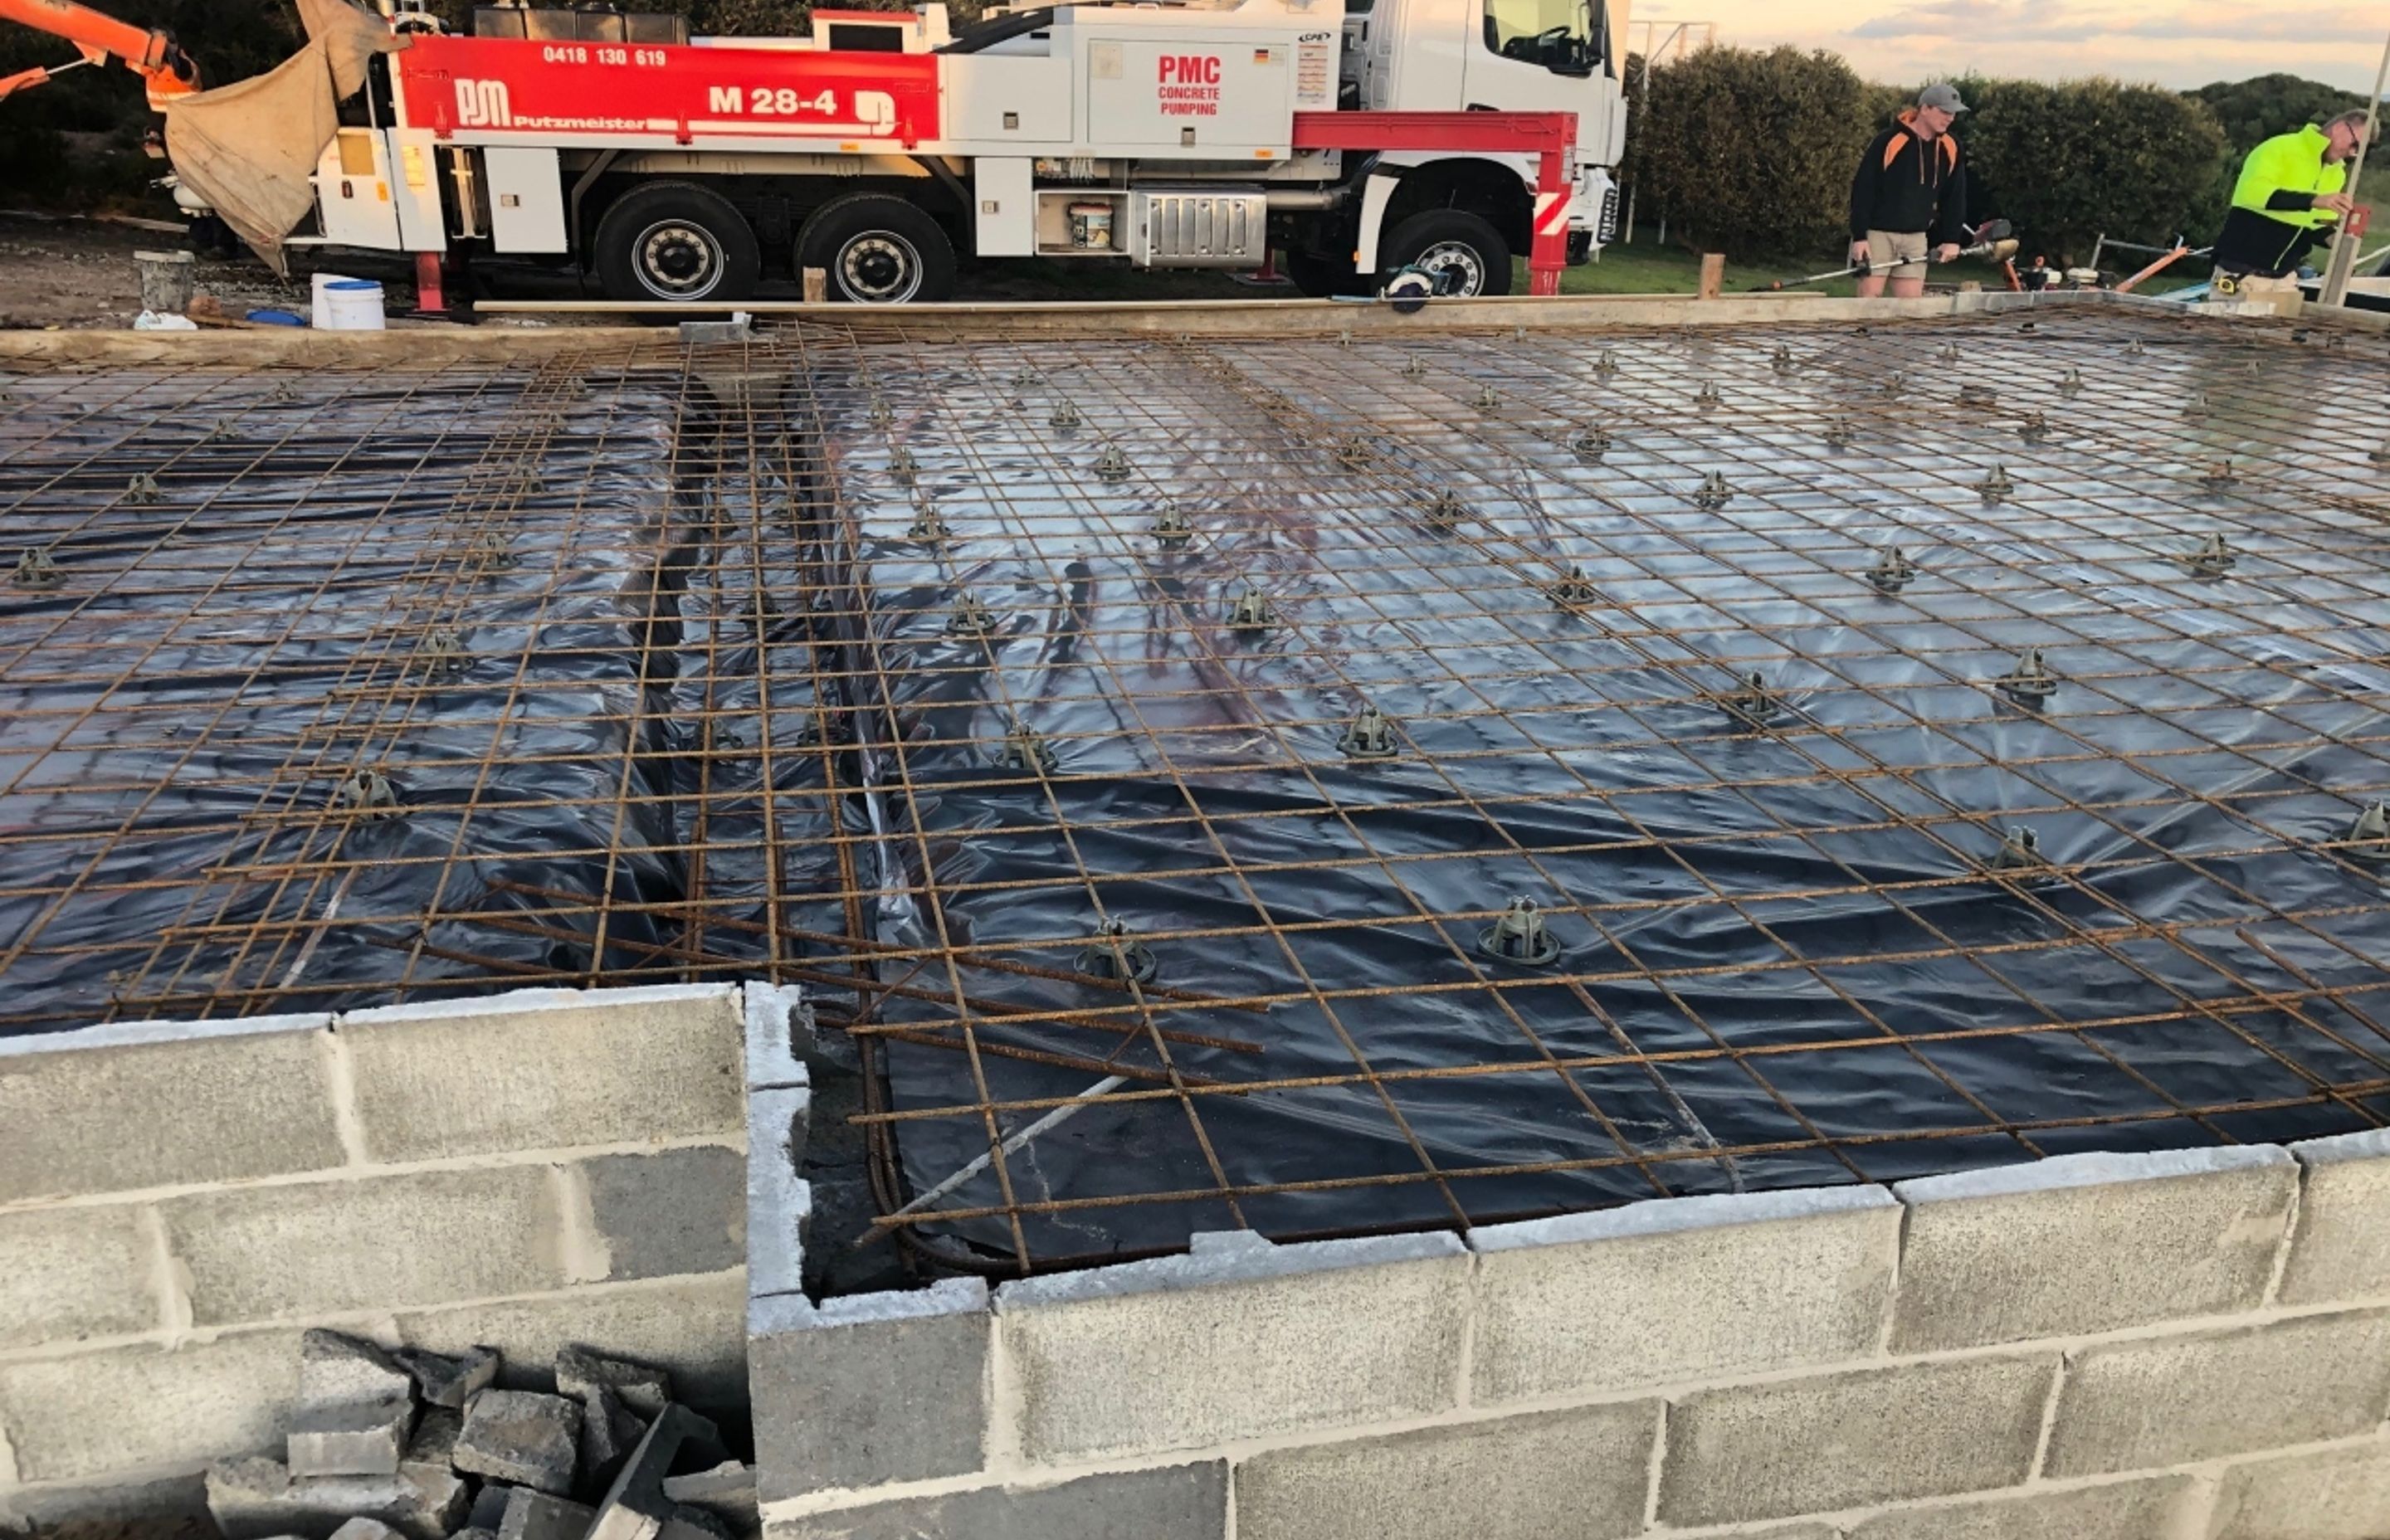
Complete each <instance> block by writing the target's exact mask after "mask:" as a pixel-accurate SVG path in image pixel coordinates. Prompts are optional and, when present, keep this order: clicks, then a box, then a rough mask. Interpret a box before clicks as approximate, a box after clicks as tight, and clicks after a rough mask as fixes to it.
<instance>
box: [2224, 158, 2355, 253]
mask: <svg viewBox="0 0 2390 1540" xmlns="http://www.w3.org/2000/svg"><path fill="white" fill-rule="evenodd" d="M2329 148H2332V140H2331V139H2330V138H2329V137H2328V136H2327V135H2325V134H2324V131H2323V130H2321V129H2319V128H2315V127H2312V126H2310V127H2307V128H2303V129H2300V130H2299V131H2298V132H2297V133H2295V134H2278V135H2274V137H2272V138H2270V139H2268V140H2267V141H2266V142H2265V143H2264V144H2262V145H2259V146H2258V147H2257V148H2255V149H2253V150H2251V151H2250V152H2249V159H2248V160H2245V161H2243V162H2242V166H2241V179H2240V180H2239V181H2238V182H2237V183H2235V184H2234V185H2233V187H2232V207H2231V209H2230V210H2229V212H2226V214H2225V216H2224V228H2223V229H2222V230H2221V231H2219V232H2218V233H2217V237H2216V252H2215V260H2216V266H2217V271H2218V272H2221V273H2228V274H2233V273H2263V274H2266V275H2268V276H2273V277H2281V276H2284V275H2287V274H2289V273H2290V272H2292V271H2293V270H2294V269H2295V268H2296V267H2297V266H2298V265H2299V263H2301V262H2302V261H2303V260H2305V259H2306V254H2307V253H2308V252H2309V251H2311V250H2314V249H2315V248H2316V247H2317V246H2318V245H2319V244H2320V243H2321V242H2323V241H2325V240H2327V239H2329V238H2330V232H2331V231H2332V227H2333V226H2334V225H2336V224H2337V223H2338V222H2339V216H2338V215H2337V214H2333V213H2331V212H2327V211H2324V210H2320V209H2318V208H2316V207H2315V206H2314V204H2315V199H2317V197H2318V196H2319V195H2321V194H2324V193H2336V192H2338V191H2340V189H2341V188H2342V187H2343V186H2346V185H2347V182H2348V168H2347V166H2345V164H2343V165H2327V164H2325V163H2324V158H2323V155H2324V151H2325V150H2327V149H2329Z"/></svg>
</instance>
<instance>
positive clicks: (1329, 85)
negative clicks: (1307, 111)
mask: <svg viewBox="0 0 2390 1540" xmlns="http://www.w3.org/2000/svg"><path fill="white" fill-rule="evenodd" d="M1294 99H1295V104H1296V105H1297V106H1298V107H1332V106H1334V105H1335V102H1336V45H1335V43H1334V42H1333V41H1332V40H1331V39H1330V37H1329V36H1328V35H1327V34H1326V33H1324V32H1323V33H1318V34H1307V35H1305V36H1304V38H1303V39H1302V41H1301V42H1299V43H1297V44H1296V45H1295V50H1294Z"/></svg>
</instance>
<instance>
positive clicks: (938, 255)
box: [797, 193, 955, 305]
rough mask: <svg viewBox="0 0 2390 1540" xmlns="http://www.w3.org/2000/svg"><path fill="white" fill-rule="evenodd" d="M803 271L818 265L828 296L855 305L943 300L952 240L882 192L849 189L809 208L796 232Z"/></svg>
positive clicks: (951, 281)
mask: <svg viewBox="0 0 2390 1540" xmlns="http://www.w3.org/2000/svg"><path fill="white" fill-rule="evenodd" d="M797 267H798V269H799V272H800V275H801V276H802V273H803V269H805V268H808V267H818V268H820V269H821V270H822V271H823V272H824V273H825V274H827V275H829V297H830V298H831V299H833V300H843V301H845V302H848V303H850V304H858V305H901V304H913V303H919V302H934V301H938V300H950V299H952V298H954V293H955V246H954V242H952V241H950V240H948V239H947V238H946V232H945V231H944V228H942V227H941V226H940V225H939V224H938V222H937V221H936V220H934V219H932V218H931V217H930V216H929V215H928V214H927V213H925V212H922V211H921V210H920V209H919V208H916V207H915V206H914V205H912V204H910V203H907V202H906V201H905V200H904V199H898V198H891V197H889V196H888V195H887V194H885V193H849V194H847V195H846V196H845V197H844V198H835V199H831V200H830V201H829V202H828V203H825V204H823V205H822V206H821V207H820V208H819V209H816V211H814V216H813V217H812V218H811V219H808V220H806V221H805V227H804V229H803V232H801V233H800V234H799V235H798V237H797Z"/></svg>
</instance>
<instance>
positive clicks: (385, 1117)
mask: <svg viewBox="0 0 2390 1540" xmlns="http://www.w3.org/2000/svg"><path fill="white" fill-rule="evenodd" d="M742 1005H743V1002H742V997H741V994H740V992H739V990H738V989H736V988H734V987H710V988H685V989H684V988H675V989H633V990H610V991H595V992H588V993H582V992H575V991H554V990H540V991H525V992H520V993H517V994H512V995H499V996H495V997H493V998H486V999H480V1000H470V1001H460V1002H456V1003H454V1004H442V1005H436V1006H407V1007H392V1008H388V1009H380V1010H361V1011H353V1012H350V1013H348V1014H345V1015H339V1016H303V1017H279V1018H272V1019H263V1020H241V1021H228V1022H153V1023H138V1024H127V1025H110V1026H100V1027H92V1028H89V1029H86V1030H84V1031H82V1032H77V1033H63V1034H58V1035H54V1036H47V1037H34V1038H15V1039H6V1040H0V1524H5V1523H6V1522H9V1521H20V1522H21V1521H29V1520H47V1519H55V1518H59V1517H63V1516H69V1515H75V1514H80V1513H86V1512H93V1511H125V1510H136V1511H137V1510H138V1509H140V1508H154V1507H161V1506H177V1505H180V1504H182V1503H186V1502H187V1501H189V1500H191V1498H192V1497H193V1495H195V1493H196V1490H197V1482H196V1479H195V1477H196V1472H198V1471H199V1469H201V1468H202V1467H203V1466H204V1465H205V1464H206V1462H207V1461H209V1460H210V1459H212V1458H216V1457H225V1456H238V1455H248V1454H256V1453H270V1452H274V1451H275V1450H276V1445H277V1444H278V1442H279V1440H280V1438H281V1436H282V1433H283V1432H284V1431H285V1421H286V1418H288V1415H289V1402H290V1399H291V1397H292V1396H293V1394H294V1393H295V1391H296V1385H297V1347H298V1339H299V1334H300V1332H301V1330H302V1328H306V1327H310V1326H331V1327H336V1328H341V1329H344V1330H349V1331H353V1332H356V1333H358V1334H360V1335H364V1336H369V1337H373V1338H376V1339H379V1340H380V1341H384V1342H386V1343H391V1344H396V1343H400V1342H408V1343H415V1344H418V1345H422V1346H427V1347H430V1348H434V1349H443V1350H453V1349H458V1348H463V1347H467V1346H470V1345H472V1344H475V1343H488V1344H491V1345H493V1346H495V1347H498V1348H500V1349H502V1350H503V1351H504V1352H505V1353H506V1354H507V1356H508V1360H509V1361H510V1364H511V1365H512V1366H513V1367H510V1370H509V1374H510V1376H511V1378H512V1380H514V1382H515V1383H517V1384H521V1385H530V1386H537V1385H538V1384H539V1382H540V1378H541V1376H542V1374H543V1373H544V1370H545V1366H546V1363H547V1362H548V1361H549V1360H550V1359H551V1358H552V1357H553V1355H554V1354H555V1352H556V1350H557V1349H558V1348H559V1347H561V1346H564V1345H566V1344H568V1343H572V1342H586V1343H589V1344H591V1345H594V1346H600V1347H604V1348H607V1349H610V1350H612V1351H616V1352H619V1353H621V1354H626V1355H628V1356H631V1357H635V1358H641V1359H646V1360H649V1361H652V1362H655V1363H658V1364H662V1365H663V1366H665V1367H670V1368H672V1369H673V1370H675V1372H676V1374H677V1375H678V1376H679V1377H680V1379H681V1380H682V1382H683V1383H684V1384H686V1385H687V1393H688V1394H689V1395H690V1396H691V1398H692V1399H695V1400H700V1401H703V1402H709V1403H711V1404H713V1405H717V1406H734V1407H735V1406H737V1405H740V1404H742V1403H743V1400H744V1392H745V1352H744V1309H745V1301H746V1296H747V1287H746V1275H745V1260H746V1239H745V1234H744V1229H745V1221H746V1204H745V1202H744V1195H745V1188H746V1180H747V1160H746V1111H745V1106H744V1092H743V1084H742V1083H743V1079H744V1077H743V1075H742V1073H741V1071H740V1059H741V1054H742V1051H743V1046H742V1037H743V1032H742Z"/></svg>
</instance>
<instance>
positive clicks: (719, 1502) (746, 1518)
mask: <svg viewBox="0 0 2390 1540" xmlns="http://www.w3.org/2000/svg"><path fill="white" fill-rule="evenodd" d="M664 1495H665V1496H667V1497H670V1498H671V1499H672V1500H673V1501H674V1502H675V1504H677V1505H679V1506H680V1507H681V1508H698V1509H700V1510H702V1511H704V1512H707V1513H711V1514H713V1516H714V1517H715V1518H717V1519H719V1520H721V1521H723V1523H724V1524H726V1526H728V1527H729V1529H730V1530H731V1532H732V1533H733V1534H754V1533H755V1532H756V1531H758V1530H760V1529H761V1528H763V1522H764V1521H763V1517H762V1515H761V1514H760V1513H759V1512H758V1511H757V1509H756V1506H755V1471H754V1468H753V1467H752V1466H748V1465H742V1464H740V1463H739V1461H737V1460H725V1461H723V1462H722V1463H721V1464H719V1465H717V1466H714V1467H713V1469H709V1470H699V1471H695V1472H693V1473H691V1474H689V1475H686V1476H666V1477H665V1478H664Z"/></svg>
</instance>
